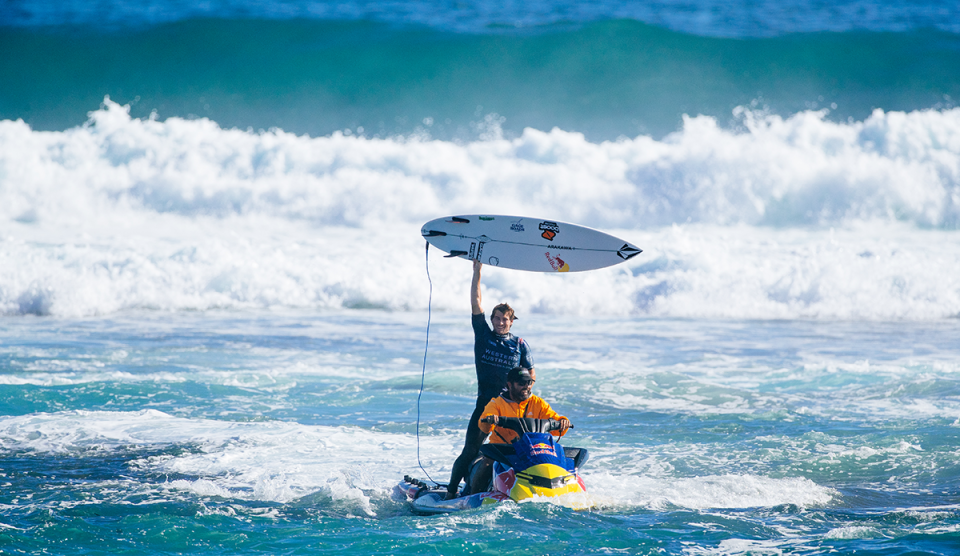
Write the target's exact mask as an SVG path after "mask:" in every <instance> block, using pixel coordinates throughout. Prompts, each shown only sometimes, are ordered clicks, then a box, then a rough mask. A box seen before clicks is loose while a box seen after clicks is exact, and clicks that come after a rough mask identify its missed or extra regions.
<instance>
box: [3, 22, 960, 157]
mask: <svg viewBox="0 0 960 556" xmlns="http://www.w3.org/2000/svg"><path fill="white" fill-rule="evenodd" d="M0 42H2V43H3V44H4V50H5V51H6V52H7V53H8V55H5V56H3V58H2V60H0V118H4V119H7V118H9V119H16V118H23V119H24V121H26V122H27V123H29V124H30V125H31V126H32V127H34V128H35V129H58V130H61V129H65V128H68V127H73V126H77V125H80V124H82V123H83V122H85V121H86V119H87V113H88V112H90V111H91V110H95V109H96V108H97V107H98V106H99V105H100V103H101V101H102V100H103V98H104V97H105V96H109V97H110V98H111V99H112V100H114V101H116V102H119V103H120V104H130V106H131V114H132V115H133V116H135V117H140V118H146V117H149V116H150V114H151V113H154V112H155V113H156V117H159V118H161V119H166V118H169V117H171V116H182V117H187V116H190V117H206V118H211V119H213V120H214V121H216V122H218V123H219V124H220V125H221V126H222V127H225V128H231V127H238V128H240V129H247V128H248V127H252V128H253V129H255V130H256V129H270V128H274V127H278V128H281V129H283V130H285V131H287V132H291V133H296V134H303V133H308V134H310V135H313V136H316V135H327V134H330V133H332V132H334V131H337V130H345V129H346V130H351V131H352V132H354V133H358V134H360V135H366V136H378V137H388V136H393V135H398V134H402V135H411V134H418V135H429V136H430V137H434V138H437V139H445V140H449V139H459V140H474V139H476V138H477V137H478V136H480V135H482V134H483V133H485V132H488V131H489V130H488V128H489V124H490V122H491V121H493V122H497V123H498V125H499V127H500V128H501V129H502V130H503V131H505V132H506V133H507V134H508V135H513V136H515V135H518V134H520V133H521V132H522V131H523V129H524V128H526V127H533V128H536V129H540V130H544V131H548V130H550V129H552V128H553V127H555V126H556V127H559V128H561V129H564V130H567V131H577V132H581V133H585V134H586V135H587V136H588V138H590V139H592V140H604V139H616V138H617V137H618V136H626V137H634V136H636V135H638V134H647V135H653V136H655V137H662V136H664V135H666V134H668V133H670V132H673V131H676V130H677V129H678V128H680V127H681V124H682V121H681V116H682V115H683V114H689V115H691V116H693V115H697V114H704V115H708V116H712V117H715V118H718V119H719V120H720V121H721V123H723V124H724V125H730V124H731V123H733V124H734V125H736V122H735V121H734V120H735V119H734V118H733V117H732V116H731V111H732V110H733V109H734V108H736V107H737V106H751V104H752V106H754V107H756V108H765V109H766V110H769V111H771V112H773V113H776V114H781V115H789V114H793V113H796V112H800V111H804V110H822V109H826V110H827V111H828V112H829V115H828V118H829V119H830V120H832V121H839V122H845V121H847V120H848V118H853V119H855V120H862V119H864V118H866V117H868V116H869V115H870V114H871V112H872V111H873V110H874V109H875V108H883V109H885V110H903V111H911V110H922V109H929V108H951V107H953V106H955V99H958V98H960V69H958V68H960V35H957V34H955V33H949V32H945V31H939V30H913V31H907V32H899V33H892V32H881V31H852V32H848V33H824V32H817V33H805V34H790V35H785V36H778V37H761V38H753V37H748V38H726V37H710V36H706V37H705V36H697V35H690V34H685V33H681V32H677V31H671V30H667V29H662V28H658V27H653V26H650V25H647V24H644V23H642V22H638V21H632V20H614V21H600V22H592V23H588V24H585V25H583V26H576V27H572V28H571V26H561V25H553V26H546V27H538V28H536V29H533V30H527V31H522V32H521V31H512V32H503V33H494V34H490V33H486V34H461V33H454V32H451V31H448V30H444V29H435V28H421V27H412V28H411V27H397V26H394V25H390V24H388V23H377V22H352V21H346V22H345V21H322V20H320V21H317V20H293V21H287V20H279V21H278V20H267V21H264V20H248V19H241V20H223V19H195V20H187V21H177V22H172V23H165V24H162V25H158V26H151V27H147V28H140V27H137V28H134V29H127V30H114V31H110V32H104V31H101V30H98V29H95V28H94V29H91V28H87V27H69V26H68V27H54V28H47V27H43V28H40V29H35V28H32V27H27V28H24V27H6V28H4V27H0Z"/></svg>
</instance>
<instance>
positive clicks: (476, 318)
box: [446, 261, 536, 500]
mask: <svg viewBox="0 0 960 556" xmlns="http://www.w3.org/2000/svg"><path fill="white" fill-rule="evenodd" d="M481 266H483V265H481V264H480V262H479V261H474V262H473V281H472V283H471V284H470V305H471V308H472V310H473V317H472V319H473V354H474V361H475V363H476V367H477V405H476V407H475V408H474V410H473V415H471V416H470V421H469V422H468V423H467V437H466V440H465V442H464V444H463V451H462V452H461V453H460V456H459V457H457V460H456V461H455V462H454V464H453V470H452V472H451V473H450V483H449V484H448V485H447V496H446V499H447V500H450V499H453V498H456V497H457V489H458V488H459V486H460V481H461V480H462V479H463V478H464V477H466V475H467V473H468V472H469V470H470V464H471V463H472V462H473V460H474V459H476V457H477V454H479V453H480V445H481V444H483V440H484V439H485V438H486V437H487V433H485V432H483V431H481V430H480V426H479V421H480V415H481V414H482V413H483V410H484V408H485V407H486V406H487V403H488V402H489V401H490V400H492V399H494V398H496V397H498V396H499V395H500V392H501V391H502V390H503V388H504V386H506V382H507V373H508V372H509V371H510V369H513V368H515V367H524V368H527V369H529V372H530V375H531V376H532V377H534V378H536V370H535V369H534V368H533V355H532V354H531V353H530V346H529V344H527V342H525V341H524V340H523V338H518V337H516V336H514V335H513V334H511V333H510V327H511V326H513V321H514V320H515V319H516V316H515V315H514V312H513V308H512V307H510V305H507V304H506V303H501V304H500V305H497V306H496V307H494V308H493V311H492V312H491V313H490V322H491V323H492V324H493V329H492V330H491V328H490V326H489V325H488V324H487V319H486V317H485V316H484V313H483V308H482V307H481V306H480V267H481Z"/></svg>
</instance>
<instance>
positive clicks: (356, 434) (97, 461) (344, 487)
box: [0, 311, 960, 554]
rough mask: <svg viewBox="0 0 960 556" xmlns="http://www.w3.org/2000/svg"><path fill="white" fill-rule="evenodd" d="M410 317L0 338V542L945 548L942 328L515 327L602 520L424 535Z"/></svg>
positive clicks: (490, 518) (30, 546)
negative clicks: (410, 486) (410, 485)
mask: <svg viewBox="0 0 960 556" xmlns="http://www.w3.org/2000/svg"><path fill="white" fill-rule="evenodd" d="M425 316H426V315H423V314H419V313H418V314H400V315H398V314H392V313H384V312H378V311H348V312H340V313H334V314H326V315H322V314H321V315H317V314H309V313H284V314H277V313H274V314H260V315H236V314H229V313H227V314H223V313H219V314H217V313H214V314H208V315H194V316H191V315H182V316H173V315H171V316H159V315H131V316H130V317H126V318H107V319H94V320H90V319H79V320H76V319H67V320H62V319H55V320H51V319H36V318H28V319H21V320H19V321H12V322H11V321H8V322H7V324H6V326H5V327H4V330H3V333H2V334H3V336H2V345H3V348H2V361H3V371H4V372H3V383H4V384H3V386H2V389H3V396H2V398H3V399H4V400H6V401H5V402H4V406H3V414H4V417H2V418H0V442H2V444H0V445H2V450H3V480H4V483H5V485H4V493H3V499H2V500H0V504H2V507H3V528H2V530H0V542H2V543H3V546H4V550H5V552H8V553H11V554H36V553H43V552H54V553H58V554H91V553H93V554H98V553H111V554H116V553H132V554H141V553H170V552H185V553H214V554H232V553H257V554H261V553H262V554H272V553H277V552H283V553H291V554H301V553H316V552H320V553H328V552H329V553H333V552H335V551H336V552H342V551H347V552H349V553H354V554H367V553H369V554H392V553H414V552H421V551H423V550H425V549H426V547H424V546H423V545H422V544H421V543H429V545H430V548H429V550H431V551H437V552H439V553H451V552H452V553H469V554H474V553H476V554H481V553H493V552H497V553H500V552H506V553H517V554H533V553H543V552H547V551H549V552H552V553H560V554H589V553H610V552H614V551H625V552H627V553H631V554H653V553H662V552H665V553H668V554H743V553H751V554H757V553H762V554H767V553H802V554H808V553H815V554H819V553H827V552H831V551H834V550H836V551H840V552H844V553H852V552H854V551H856V552H858V553H865V554H901V553H925V554H950V553H952V552H953V551H954V550H955V547H956V542H957V530H958V527H960V510H958V505H957V499H956V484H957V477H958V473H960V465H958V460H957V453H956V444H957V437H958V432H957V431H958V429H957V420H958V417H960V398H958V396H957V392H958V389H960V383H958V381H957V378H956V376H957V368H956V366H957V363H956V358H955V351H954V347H953V345H954V343H955V338H956V337H957V333H958V328H957V323H956V322H945V323H932V324H913V325H904V324H897V325H891V324H882V323H875V324H865V323H841V322H834V323H823V322H805V321H793V322H766V323H757V322H744V321H689V320H675V319H626V320H624V319H586V320H584V319H569V318H556V317H551V318H543V317H529V318H527V319H525V321H524V322H523V326H522V328H521V327H519V326H518V328H521V330H520V332H521V333H522V334H523V335H524V336H525V337H526V338H527V339H528V340H529V341H530V342H531V343H534V344H535V346H536V347H537V348H538V349H539V359H538V361H539V363H538V367H539V375H540V376H541V377H542V380H539V381H538V388H539V393H540V394H541V395H543V396H545V397H546V398H548V399H549V400H551V401H552V403H553V405H554V406H555V407H556V408H558V409H561V411H563V412H564V413H565V414H567V415H569V416H570V418H571V420H572V421H573V422H574V423H575V425H576V427H577V428H576V429H575V430H574V431H573V432H572V433H571V434H570V436H569V437H568V438H567V442H568V443H571V444H576V445H581V446H586V447H588V448H589V449H590V450H591V452H592V458H591V461H590V463H589V464H588V467H587V468H586V469H585V470H584V472H583V474H584V478H585V481H586V483H587V485H588V487H589V489H590V492H591V496H592V499H593V501H594V502H595V503H596V505H597V506H596V508H595V509H593V510H590V511H582V512H578V511H573V510H569V509H567V508H564V507H563V506H558V505H554V504H550V503H546V502H543V503H525V504H520V505H517V504H512V503H508V504H504V505H503V506H501V507H498V508H495V509H483V510H476V511H470V512H466V513H463V514H460V515H455V516H448V517H432V518H424V517H417V516H414V515H411V513H410V511H409V508H408V507H407V506H406V505H405V503H403V502H401V501H398V500H395V499H394V497H393V496H392V486H393V485H394V484H395V483H396V482H397V481H399V480H400V478H401V477H402V476H403V475H404V474H414V475H418V476H421V477H423V476H424V472H423V471H421V470H420V469H418V465H417V453H416V447H417V440H416V408H415V404H416V398H417V394H418V387H419V379H420V373H419V364H420V361H419V357H420V355H421V354H422V352H421V351H420V350H421V349H422V347H423V343H422V342H423V340H424V325H425ZM459 317H460V316H455V315H445V316H442V317H441V318H439V319H436V318H435V320H434V322H433V326H432V337H431V346H432V347H431V350H430V353H429V357H428V372H427V375H426V388H425V393H424V397H423V402H422V406H421V409H422V415H421V440H420V442H421V444H420V448H421V461H422V463H423V466H424V470H425V471H426V472H427V473H429V474H431V475H433V476H435V477H439V478H442V477H444V476H445V475H446V474H447V473H448V471H449V465H450V463H451V462H452V460H453V457H454V456H455V454H456V453H457V451H458V443H459V441H460V431H459V430H458V429H459V428H460V427H461V425H462V420H463V415H464V414H466V413H467V412H468V411H469V409H470V406H471V403H472V400H471V399H470V397H469V395H468V394H469V391H470V390H471V384H472V378H471V375H472V369H470V355H469V353H470V352H469V348H468V342H469V335H470V331H469V325H468V324H467V323H466V322H465V321H466V318H465V317H463V318H459ZM517 322H518V324H519V323H520V321H517ZM14 400H16V401H14Z"/></svg>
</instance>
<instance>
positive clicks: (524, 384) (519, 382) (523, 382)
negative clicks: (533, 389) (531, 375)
mask: <svg viewBox="0 0 960 556" xmlns="http://www.w3.org/2000/svg"><path fill="white" fill-rule="evenodd" d="M534 382H536V380H521V381H518V382H517V385H519V386H530V385H531V384H533V383H534Z"/></svg>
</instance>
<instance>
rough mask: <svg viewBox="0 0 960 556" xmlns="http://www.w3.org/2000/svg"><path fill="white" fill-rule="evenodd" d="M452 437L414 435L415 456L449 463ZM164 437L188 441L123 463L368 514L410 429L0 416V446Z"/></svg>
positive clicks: (393, 476)
mask: <svg viewBox="0 0 960 556" xmlns="http://www.w3.org/2000/svg"><path fill="white" fill-rule="evenodd" d="M456 444H457V440H456V439H453V438H451V437H447V436H442V435H441V436H432V437H422V438H421V449H422V450H423V453H424V455H425V456H426V455H430V456H433V457H434V458H435V459H428V457H424V458H423V463H424V465H425V466H427V468H428V469H442V468H443V467H444V466H449V465H450V464H451V463H452V462H453V460H454V459H455V458H456V453H454V449H455V448H456V447H457V446H456ZM168 445H186V446H193V447H194V449H193V450H192V451H188V452H187V453H183V454H180V455H177V456H171V455H158V456H151V457H147V458H144V459H141V460H137V461H134V462H132V463H131V465H133V466H136V467H140V468H145V469H147V470H150V471H153V472H159V473H174V474H180V475H185V476H187V477H196V478H195V479H186V478H185V479H175V480H171V481H168V482H165V483H162V484H159V485H155V487H156V488H162V489H166V490H171V491H183V492H190V493H193V494H196V495H198V496H201V497H206V496H216V497H224V498H237V499H253V500H267V501H274V502H283V503H286V502H291V501H294V500H296V499H298V498H301V497H304V496H307V495H317V494H318V493H320V494H323V495H324V496H326V497H328V498H329V499H332V500H333V501H335V502H337V503H340V504H344V505H345V506H346V507H347V508H348V509H350V508H352V511H355V512H359V513H362V514H372V513H374V509H373V507H372V506H371V503H370V499H371V496H373V495H377V496H385V495H386V494H385V493H389V492H390V490H391V489H392V488H393V485H395V484H396V483H397V481H398V480H399V478H400V477H401V476H402V474H403V472H404V470H406V471H412V470H414V469H416V468H417V459H416V439H415V437H412V436H411V435H405V434H399V435H398V434H386V433H378V432H373V431H369V430H362V429H357V428H353V427H323V426H307V425H299V424H296V423H284V422H276V421H274V422H260V423H235V422H228V421H212V420H198V419H184V418H177V417H172V416H170V415H167V414H164V413H162V412H159V411H155V410H144V411H137V412H105V411H73V412H66V413H58V414H32V415H26V416H19V417H3V418H0V447H2V448H3V449H7V450H10V449H17V450H32V451H38V452H51V453H66V452H77V451H81V452H82V451H88V450H115V449H119V448H133V447H137V448H139V447H143V446H158V447H162V446H168ZM447 469H449V468H447Z"/></svg>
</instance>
